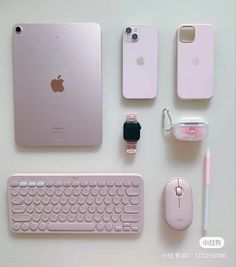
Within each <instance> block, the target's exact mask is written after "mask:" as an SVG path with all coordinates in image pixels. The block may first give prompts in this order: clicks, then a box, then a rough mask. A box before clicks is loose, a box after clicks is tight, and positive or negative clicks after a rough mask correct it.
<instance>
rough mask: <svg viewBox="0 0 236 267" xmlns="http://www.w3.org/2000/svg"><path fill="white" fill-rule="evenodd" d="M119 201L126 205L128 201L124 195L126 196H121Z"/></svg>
mask: <svg viewBox="0 0 236 267" xmlns="http://www.w3.org/2000/svg"><path fill="white" fill-rule="evenodd" d="M121 202H122V204H124V205H127V204H128V203H129V199H128V197H126V196H124V197H122V199H121Z"/></svg>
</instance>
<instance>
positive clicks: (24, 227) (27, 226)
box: [21, 223, 29, 231]
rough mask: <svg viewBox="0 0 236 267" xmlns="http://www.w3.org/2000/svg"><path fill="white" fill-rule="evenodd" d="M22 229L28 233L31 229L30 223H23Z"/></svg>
mask: <svg viewBox="0 0 236 267" xmlns="http://www.w3.org/2000/svg"><path fill="white" fill-rule="evenodd" d="M21 229H22V230H23V231H27V230H28V229H29V223H22V225H21Z"/></svg>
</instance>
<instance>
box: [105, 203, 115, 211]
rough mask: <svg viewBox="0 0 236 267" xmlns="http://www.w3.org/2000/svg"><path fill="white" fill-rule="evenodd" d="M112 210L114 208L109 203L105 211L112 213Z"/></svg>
mask: <svg viewBox="0 0 236 267" xmlns="http://www.w3.org/2000/svg"><path fill="white" fill-rule="evenodd" d="M113 210H114V206H113V205H109V206H107V207H106V212H107V213H112V212H113Z"/></svg>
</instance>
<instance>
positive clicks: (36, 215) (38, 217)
mask: <svg viewBox="0 0 236 267" xmlns="http://www.w3.org/2000/svg"><path fill="white" fill-rule="evenodd" d="M32 219H33V221H34V222H38V221H39V220H40V214H38V213H34V214H33V216H32Z"/></svg>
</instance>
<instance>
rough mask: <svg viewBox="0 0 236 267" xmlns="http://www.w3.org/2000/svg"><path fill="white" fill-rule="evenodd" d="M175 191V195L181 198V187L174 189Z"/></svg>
mask: <svg viewBox="0 0 236 267" xmlns="http://www.w3.org/2000/svg"><path fill="white" fill-rule="evenodd" d="M175 191H176V195H177V196H178V197H181V196H182V195H183V192H182V188H181V187H179V186H178V187H176V188H175Z"/></svg>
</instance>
